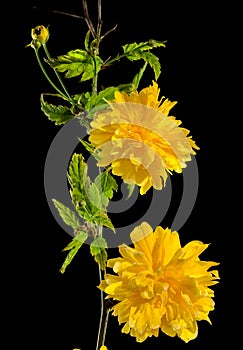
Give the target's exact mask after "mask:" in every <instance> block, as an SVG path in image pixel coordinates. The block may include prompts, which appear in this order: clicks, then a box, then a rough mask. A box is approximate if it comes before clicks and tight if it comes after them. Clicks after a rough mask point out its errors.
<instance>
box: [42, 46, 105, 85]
mask: <svg viewBox="0 0 243 350" xmlns="http://www.w3.org/2000/svg"><path fill="white" fill-rule="evenodd" d="M46 61H47V63H49V65H50V66H51V67H52V68H54V69H55V70H57V71H58V72H62V73H64V72H66V73H65V77H66V78H73V77H77V76H81V79H80V80H81V81H85V80H89V79H92V78H93V77H94V76H95V74H97V73H98V72H99V71H100V69H101V66H102V63H103V61H102V59H101V58H100V57H99V56H95V57H92V56H90V55H89V53H88V52H87V51H85V50H81V49H76V50H72V51H69V52H68V53H67V54H66V55H62V56H58V57H57V58H51V59H49V60H46Z"/></svg>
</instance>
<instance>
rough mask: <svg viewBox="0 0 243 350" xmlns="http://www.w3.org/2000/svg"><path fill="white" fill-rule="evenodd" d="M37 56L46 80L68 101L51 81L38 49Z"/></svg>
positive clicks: (36, 50)
mask: <svg viewBox="0 0 243 350" xmlns="http://www.w3.org/2000/svg"><path fill="white" fill-rule="evenodd" d="M35 55H36V58H37V62H38V64H39V66H40V68H41V70H42V72H43V74H44V76H45V77H46V79H47V80H48V81H49V83H50V84H51V85H52V87H54V89H55V90H56V91H57V92H58V93H59V94H60V95H62V96H63V97H64V98H65V99H67V97H66V96H65V95H64V93H63V92H62V91H61V90H59V89H58V87H57V86H56V85H55V84H54V83H53V81H52V80H51V79H50V77H49V75H48V74H47V72H46V70H45V68H44V66H43V64H42V62H41V60H40V56H39V53H38V49H35Z"/></svg>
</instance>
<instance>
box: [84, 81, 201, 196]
mask: <svg viewBox="0 0 243 350" xmlns="http://www.w3.org/2000/svg"><path fill="white" fill-rule="evenodd" d="M159 91H160V90H159V88H158V84H157V83H155V82H153V84H152V85H151V86H149V87H147V88H144V89H142V90H141V91H140V92H138V91H133V92H132V93H131V94H130V95H128V94H127V93H125V92H118V91H116V92H115V98H114V100H113V101H111V102H110V103H109V107H108V108H105V109H104V110H102V111H99V112H97V113H96V114H95V117H94V120H93V121H92V122H91V130H90V131H89V134H90V136H89V141H90V142H91V143H92V144H93V145H94V146H95V147H96V149H99V150H100V153H99V156H100V160H99V162H98V165H99V166H104V167H105V166H108V165H111V168H112V172H113V174H114V175H117V176H121V178H122V179H123V181H124V182H126V183H131V184H136V185H138V186H140V193H141V194H145V193H146V192H147V191H148V190H149V188H150V187H152V186H153V187H154V188H155V189H158V190H159V189H162V187H163V186H165V183H166V179H167V177H168V174H169V173H170V174H171V173H172V172H173V171H175V172H178V173H181V172H182V169H183V168H185V167H186V162H187V161H190V160H191V155H194V154H195V149H199V148H198V146H197V145H196V144H195V142H194V141H193V140H192V138H191V136H188V134H189V131H188V130H187V129H185V128H182V127H180V124H181V121H179V120H176V119H175V117H173V116H169V111H170V109H171V108H172V107H173V106H174V105H175V104H176V103H177V102H171V101H169V100H168V99H164V98H162V99H160V100H159V99H158V97H159Z"/></svg>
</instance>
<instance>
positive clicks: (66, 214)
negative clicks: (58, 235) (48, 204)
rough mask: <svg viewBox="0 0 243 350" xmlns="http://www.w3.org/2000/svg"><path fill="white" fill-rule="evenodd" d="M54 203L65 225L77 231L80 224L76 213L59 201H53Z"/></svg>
mask: <svg viewBox="0 0 243 350" xmlns="http://www.w3.org/2000/svg"><path fill="white" fill-rule="evenodd" d="M52 202H53V204H54V205H55V207H56V208H57V210H58V213H59V215H60V216H61V218H62V220H63V221H64V222H65V224H67V225H68V226H70V227H72V228H73V229H74V230H77V229H78V227H79V226H80V222H79V220H78V218H77V216H76V215H75V213H74V212H73V211H72V210H71V209H70V208H68V207H66V206H65V205H64V204H62V203H61V202H59V201H57V200H56V199H52Z"/></svg>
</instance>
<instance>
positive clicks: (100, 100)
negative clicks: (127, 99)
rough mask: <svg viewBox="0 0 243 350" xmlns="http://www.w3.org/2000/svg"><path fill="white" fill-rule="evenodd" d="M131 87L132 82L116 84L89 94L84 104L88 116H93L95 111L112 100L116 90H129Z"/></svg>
mask: <svg viewBox="0 0 243 350" xmlns="http://www.w3.org/2000/svg"><path fill="white" fill-rule="evenodd" d="M132 89H133V85H132V84H120V85H118V86H109V87H107V88H105V89H103V90H101V91H100V92H99V93H98V94H97V95H91V96H90V98H89V99H88V100H87V102H86V104H85V109H86V111H87V112H88V117H89V118H93V115H94V113H95V112H97V111H98V110H101V109H103V108H104V107H105V106H106V105H107V101H111V100H113V99H114V98H115V92H116V91H125V92H131V91H132Z"/></svg>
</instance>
